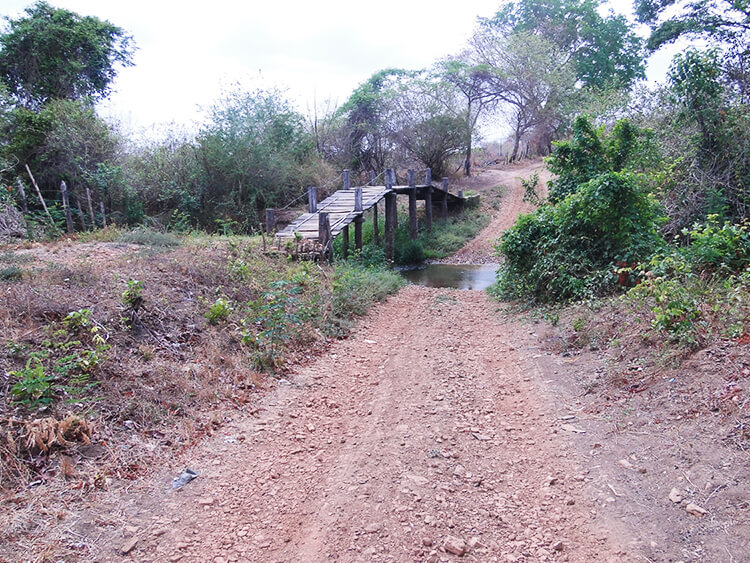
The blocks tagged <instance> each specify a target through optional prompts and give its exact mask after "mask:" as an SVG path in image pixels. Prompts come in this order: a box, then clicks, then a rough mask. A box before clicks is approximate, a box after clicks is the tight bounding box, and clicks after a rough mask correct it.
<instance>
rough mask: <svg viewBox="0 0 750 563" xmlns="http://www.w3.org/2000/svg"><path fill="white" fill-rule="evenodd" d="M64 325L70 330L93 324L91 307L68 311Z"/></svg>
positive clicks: (63, 321)
mask: <svg viewBox="0 0 750 563" xmlns="http://www.w3.org/2000/svg"><path fill="white" fill-rule="evenodd" d="M62 323H63V326H64V327H65V328H66V329H67V330H70V331H73V332H75V331H78V330H81V329H84V328H88V327H89V326H90V325H91V309H79V310H78V311H72V312H70V313H68V314H67V315H66V316H65V318H64V319H63V320H62Z"/></svg>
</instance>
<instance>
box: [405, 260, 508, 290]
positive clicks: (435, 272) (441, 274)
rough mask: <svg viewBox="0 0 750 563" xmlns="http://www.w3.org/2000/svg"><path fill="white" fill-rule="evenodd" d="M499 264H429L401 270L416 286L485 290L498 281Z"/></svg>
mask: <svg viewBox="0 0 750 563" xmlns="http://www.w3.org/2000/svg"><path fill="white" fill-rule="evenodd" d="M497 267H498V266H497V264H427V265H425V266H419V267H417V268H411V269H404V270H401V275H402V276H404V277H405V278H406V279H407V280H408V281H409V282H411V283H413V284H415V285H423V286H426V287H452V288H455V289H473V290H484V289H487V288H488V287H489V286H491V285H492V284H493V283H495V280H496V279H497V277H496V276H497Z"/></svg>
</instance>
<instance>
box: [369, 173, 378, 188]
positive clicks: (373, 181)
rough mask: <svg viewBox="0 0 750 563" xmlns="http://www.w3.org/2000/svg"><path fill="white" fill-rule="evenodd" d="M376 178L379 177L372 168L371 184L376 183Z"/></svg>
mask: <svg viewBox="0 0 750 563" xmlns="http://www.w3.org/2000/svg"><path fill="white" fill-rule="evenodd" d="M375 178H377V176H376V175H375V171H374V170H370V185H371V186H374V185H375Z"/></svg>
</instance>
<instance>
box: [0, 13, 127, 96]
mask: <svg viewBox="0 0 750 563" xmlns="http://www.w3.org/2000/svg"><path fill="white" fill-rule="evenodd" d="M132 56H133V47H132V39H131V37H130V36H129V35H127V34H126V33H125V31H123V30H122V29H121V28H119V27H117V26H115V25H112V24H111V23H109V22H106V21H101V20H99V19H97V18H95V17H92V16H86V17H82V16H79V15H78V14H76V13H74V12H71V11H69V10H64V9H59V8H54V7H52V6H50V5H49V4H47V3H46V2H43V1H40V2H37V3H35V4H34V5H32V6H31V7H29V8H27V9H26V15H25V16H22V17H20V18H17V19H12V18H9V19H8V30H7V32H5V33H4V34H2V35H0V80H2V82H3V83H5V84H6V85H7V87H8V89H9V90H10V92H11V94H12V95H13V96H14V97H15V98H16V99H17V100H18V101H19V102H20V103H21V104H23V105H25V106H28V107H31V108H39V107H41V106H42V105H43V104H44V103H45V102H47V101H48V100H50V99H53V98H67V99H81V98H103V97H106V96H107V94H108V93H109V86H110V84H111V82H112V80H114V78H115V76H116V74H117V71H116V66H117V65H123V66H129V65H130V64H132V62H131V59H132Z"/></svg>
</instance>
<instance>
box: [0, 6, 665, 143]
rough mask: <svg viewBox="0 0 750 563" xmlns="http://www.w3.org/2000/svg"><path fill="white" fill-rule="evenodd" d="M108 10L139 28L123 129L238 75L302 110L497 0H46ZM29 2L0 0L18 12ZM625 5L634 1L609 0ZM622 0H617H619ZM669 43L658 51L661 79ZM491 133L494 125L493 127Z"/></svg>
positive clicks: (403, 60) (149, 121)
mask: <svg viewBox="0 0 750 563" xmlns="http://www.w3.org/2000/svg"><path fill="white" fill-rule="evenodd" d="M49 1H50V3H51V4H52V5H54V6H57V7H61V8H67V9H69V10H73V11H75V12H77V13H79V14H81V15H93V16H96V17H98V18H100V19H105V20H109V21H110V22H112V23H113V24H115V25H118V26H120V27H122V28H124V29H125V30H126V31H127V32H128V33H130V34H132V35H133V37H134V39H135V43H136V45H137V47H138V50H137V51H136V53H135V57H134V61H133V62H134V63H135V65H134V66H133V67H130V68H126V69H121V70H120V71H119V76H118V78H117V80H116V81H115V83H114V85H113V90H114V91H113V94H112V95H111V97H110V100H109V101H108V102H107V103H106V104H103V106H102V107H101V110H102V111H101V113H102V114H103V115H105V116H106V115H109V114H111V115H112V116H114V117H116V118H117V119H118V120H120V121H121V122H122V123H123V126H124V128H125V130H126V131H131V132H139V131H140V130H144V129H148V128H150V127H152V126H153V125H155V124H157V125H158V124H166V123H170V122H175V123H177V124H178V125H182V124H185V125H188V124H189V123H191V122H194V121H197V120H199V119H200V118H201V111H200V108H201V107H206V106H208V105H209V104H211V103H212V102H213V101H214V100H216V99H217V98H218V97H219V96H220V94H221V91H222V89H228V88H230V87H232V85H233V84H234V83H236V82H240V83H241V84H243V85H244V86H245V87H247V88H253V87H255V86H278V87H281V88H286V89H288V92H289V96H290V98H292V99H294V100H296V101H297V103H298V105H299V109H300V110H301V111H303V112H306V111H307V109H308V108H310V107H312V105H313V103H314V100H317V102H318V105H319V106H321V105H322V104H323V103H324V102H325V101H326V100H329V99H330V100H332V101H333V102H337V103H342V102H343V101H345V100H346V99H347V97H348V95H349V94H350V93H351V91H352V90H353V89H354V88H355V87H356V86H357V85H358V84H360V83H361V82H363V81H364V80H366V79H367V78H368V77H369V76H370V75H372V74H373V73H374V72H376V71H378V70H381V69H383V68H388V67H399V68H409V69H416V68H423V67H426V66H429V65H430V64H431V63H432V62H434V61H435V60H436V59H438V58H440V57H442V56H445V55H449V54H451V53H455V52H457V51H459V50H461V49H462V47H463V46H464V45H465V43H466V39H467V38H468V37H469V36H470V34H471V32H472V30H473V28H474V27H475V25H476V20H477V17H478V16H491V15H493V14H494V13H495V11H496V10H497V8H498V6H499V5H500V3H501V2H500V0H464V1H462V2H455V1H451V2H442V1H441V0H378V1H376V2H368V3H363V2H357V1H356V0H355V1H352V0H317V1H311V0H263V1H257V0H250V1H245V2H240V1H232V0H213V1H211V2H206V1H202V2H196V1H194V0H182V1H179V2H177V1H172V0H150V1H146V0H130V1H127V2H126V1H109V0H49ZM31 3H32V2H30V1H28V0H4V1H3V7H2V8H0V14H1V15H3V16H11V17H17V16H19V15H20V14H21V13H22V11H23V10H24V8H26V7H27V6H29V5H30V4H31ZM613 5H615V6H616V7H619V6H623V7H624V9H625V10H628V11H629V10H630V2H617V3H614V2H613ZM618 5H619V6H618ZM666 60H668V58H667V57H666V55H661V56H660V57H659V58H658V60H656V61H654V63H653V64H652V65H651V66H652V68H651V69H650V72H649V74H650V78H655V79H657V80H660V79H661V78H663V75H664V70H665V69H666V63H665V61H666ZM488 135H489V136H495V135H493V134H492V132H488Z"/></svg>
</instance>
